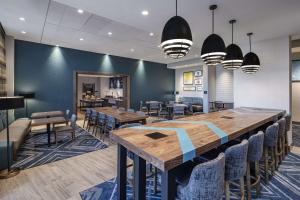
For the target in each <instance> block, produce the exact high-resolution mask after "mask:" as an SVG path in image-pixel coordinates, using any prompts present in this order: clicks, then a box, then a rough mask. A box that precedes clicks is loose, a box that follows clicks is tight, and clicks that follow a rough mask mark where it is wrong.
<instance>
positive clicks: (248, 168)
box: [246, 162, 251, 200]
mask: <svg viewBox="0 0 300 200" xmlns="http://www.w3.org/2000/svg"><path fill="white" fill-rule="evenodd" d="M250 175H251V174H250V162H247V172H246V184H247V199H248V200H250V199H251V176H250Z"/></svg>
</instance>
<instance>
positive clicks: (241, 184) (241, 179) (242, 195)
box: [240, 176, 245, 200]
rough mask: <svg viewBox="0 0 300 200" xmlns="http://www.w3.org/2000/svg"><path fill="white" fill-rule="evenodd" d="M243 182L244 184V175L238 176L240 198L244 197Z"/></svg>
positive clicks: (242, 199)
mask: <svg viewBox="0 0 300 200" xmlns="http://www.w3.org/2000/svg"><path fill="white" fill-rule="evenodd" d="M244 188H245V184H244V176H242V177H240V193H241V200H244V199H245V190H244Z"/></svg>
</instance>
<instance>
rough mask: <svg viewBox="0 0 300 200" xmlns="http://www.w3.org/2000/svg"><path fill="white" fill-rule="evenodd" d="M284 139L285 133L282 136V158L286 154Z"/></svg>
mask: <svg viewBox="0 0 300 200" xmlns="http://www.w3.org/2000/svg"><path fill="white" fill-rule="evenodd" d="M285 143H286V141H285V135H284V136H283V137H282V160H283V159H284V157H285V155H286V152H285V150H286V149H285V148H286V147H285V146H286V144H285Z"/></svg>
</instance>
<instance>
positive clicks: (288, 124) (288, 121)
mask: <svg viewBox="0 0 300 200" xmlns="http://www.w3.org/2000/svg"><path fill="white" fill-rule="evenodd" d="M284 118H285V120H286V124H285V137H284V147H285V148H284V156H286V154H288V153H289V152H290V147H289V142H288V132H289V131H290V129H291V120H292V119H291V118H292V116H291V115H290V114H285V116H284Z"/></svg>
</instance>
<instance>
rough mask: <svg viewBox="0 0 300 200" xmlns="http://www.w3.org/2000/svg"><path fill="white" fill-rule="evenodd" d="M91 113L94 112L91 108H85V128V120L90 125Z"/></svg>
mask: <svg viewBox="0 0 300 200" xmlns="http://www.w3.org/2000/svg"><path fill="white" fill-rule="evenodd" d="M91 113H92V109H91V108H87V109H86V110H85V114H84V119H83V126H82V127H83V128H84V125H85V122H87V126H88V121H89V118H90V115H91Z"/></svg>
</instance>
